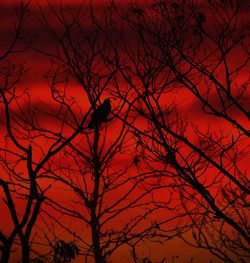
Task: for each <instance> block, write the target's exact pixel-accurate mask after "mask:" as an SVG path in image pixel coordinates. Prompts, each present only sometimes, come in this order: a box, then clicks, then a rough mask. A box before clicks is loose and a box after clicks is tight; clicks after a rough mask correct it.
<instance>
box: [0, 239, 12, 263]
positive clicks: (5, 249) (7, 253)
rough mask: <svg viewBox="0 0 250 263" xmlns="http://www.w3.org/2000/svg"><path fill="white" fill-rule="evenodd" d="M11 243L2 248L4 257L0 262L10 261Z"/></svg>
mask: <svg viewBox="0 0 250 263" xmlns="http://www.w3.org/2000/svg"><path fill="white" fill-rule="evenodd" d="M10 249H11V243H9V242H8V243H5V244H4V247H3V249H2V257H1V260H0V263H8V262H9V258H10Z"/></svg>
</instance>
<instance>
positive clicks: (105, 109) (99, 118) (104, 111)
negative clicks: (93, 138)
mask: <svg viewBox="0 0 250 263" xmlns="http://www.w3.org/2000/svg"><path fill="white" fill-rule="evenodd" d="M110 111H111V105H110V99H105V100H104V102H103V103H102V104H101V105H100V106H99V107H98V108H97V109H96V110H95V111H94V112H93V113H92V114H91V120H90V122H89V126H88V127H89V129H90V130H92V129H94V128H95V127H97V126H98V125H99V124H101V123H102V122H105V121H107V119H108V115H109V113H110Z"/></svg>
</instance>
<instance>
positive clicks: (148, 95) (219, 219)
mask: <svg viewBox="0 0 250 263" xmlns="http://www.w3.org/2000/svg"><path fill="white" fill-rule="evenodd" d="M245 3H246V2H245V1H208V2H204V3H200V4H197V3H195V2H189V3H187V2H186V1H176V2H174V3H172V2H170V1H154V2H153V3H152V5H151V6H149V5H147V4H146V5H144V6H140V5H134V4H133V5H132V6H130V7H129V8H128V9H127V10H122V8H119V7H118V6H114V10H116V12H117V16H118V17H120V19H121V22H120V23H119V26H120V27H121V29H120V32H126V34H125V33H124V37H123V40H122V41H121V43H120V45H119V48H117V49H116V57H117V60H116V65H118V66H119V67H120V72H119V73H120V76H122V77H123V79H124V80H125V82H126V83H127V85H124V86H125V88H124V90H121V89H117V94H118V97H119V98H120V99H121V100H122V101H124V102H125V103H126V104H127V105H129V106H131V109H132V110H133V111H131V112H133V114H138V115H139V116H140V118H141V119H143V120H144V123H147V124H146V125H142V124H141V122H139V121H138V124H137V123H136V122H133V123H131V122H129V121H128V122H127V124H128V125H129V126H130V127H133V128H134V130H135V131H136V133H137V137H138V138H139V143H140V145H141V147H142V148H143V151H142V152H141V153H140V157H141V158H144V162H149V163H152V162H158V163H162V164H165V168H164V170H163V172H164V171H165V170H169V169H170V170H173V173H175V175H176V176H173V186H174V185H175V186H176V187H175V188H173V189H174V190H176V192H178V194H179V200H180V202H181V203H182V206H181V207H182V209H183V210H181V209H180V211H179V212H180V213H182V212H183V213H185V214H187V215H188V217H189V219H190V220H191V222H193V230H192V231H193V240H192V241H191V240H186V239H185V238H184V237H183V239H185V240H186V242H187V243H189V244H190V245H194V246H198V247H200V248H207V249H209V250H210V251H211V253H213V254H214V255H216V256H217V257H218V258H220V259H222V260H225V261H229V262H238V261H239V260H241V261H243V262H245V261H246V260H247V259H248V258H249V230H248V229H249V224H248V222H247V218H248V216H249V208H248V205H247V200H248V198H249V180H248V177H247V172H246V170H245V165H246V162H243V159H244V158H246V157H247V156H248V155H249V152H248V150H247V146H249V145H248V142H247V139H248V137H249V127H248V126H249V109H248V108H247V107H248V105H247V104H246V103H245V101H246V99H247V97H248V96H249V94H248V93H247V90H248V86H249V73H248V72H247V68H248V66H249V50H248V49H247V41H249V39H247V26H246V24H245V23H244V19H245V12H246V11H247V6H246V5H245ZM239 53H240V54H241V59H240V60H239V59H237V58H236V57H235V54H239ZM239 76H241V77H240V78H239ZM186 91H188V92H189V93H190V95H192V96H193V99H195V100H196V101H197V102H196V104H195V105H198V106H200V111H199V118H200V119H201V118H203V119H204V120H206V122H207V123H208V125H207V126H205V128H204V127H202V126H201V122H200V120H195V119H192V116H190V115H188V114H185V113H184V112H183V108H184V107H182V105H180V103H181V100H180V99H182V100H183V101H185V99H187V98H185V97H184V96H181V94H182V93H184V92H186ZM189 93H188V96H189V97H190V95H189ZM189 105H190V106H189V107H192V106H193V105H192V104H191V103H190V104H189ZM196 108H197V111H198V110H199V107H196ZM209 116H213V119H212V118H211V117H210V118H209ZM117 117H119V116H117ZM216 119H218V120H220V121H223V124H222V125H217V127H215V126H214V125H213V124H212V123H211V121H213V120H214V121H215V120H216ZM125 121H126V120H125ZM141 121H142V120H141ZM223 127H226V129H227V130H224V129H223ZM151 167H152V169H155V167H154V166H153V165H151ZM177 182H178V184H176V183H177Z"/></svg>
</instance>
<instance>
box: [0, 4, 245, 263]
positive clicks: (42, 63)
mask: <svg viewBox="0 0 250 263" xmlns="http://www.w3.org/2000/svg"><path fill="white" fill-rule="evenodd" d="M19 2H20V1H3V3H4V4H5V5H6V9H0V30H1V32H3V34H4V35H6V36H7V37H6V38H5V40H3V41H2V40H1V42H0V47H1V48H2V47H4V46H5V45H6V43H7V42H8V38H11V34H10V33H9V28H10V27H11V26H12V25H11V24H12V18H13V17H14V13H13V9H12V8H11V9H9V5H11V4H12V3H19ZM46 2H47V1H39V4H40V5H41V6H42V7H43V8H45V10H46ZM56 2H57V1H54V2H53V1H51V3H52V4H53V5H54V4H55V3H56ZM67 2H68V3H69V4H72V3H79V1H77V0H76V1H67ZM107 2H108V1H102V0H94V4H95V5H100V6H101V5H105V4H106V3H107ZM121 2H122V1H121ZM124 2H125V1H124ZM36 7H37V1H31V9H33V10H35V9H36ZM45 13H46V11H45ZM27 30H28V32H30V34H34V35H35V34H36V33H37V32H39V33H40V34H39V46H40V47H43V48H48V49H50V48H52V49H53V45H54V43H53V42H52V41H51V40H50V39H48V38H47V37H46V35H45V34H44V35H43V33H41V32H42V29H41V27H40V25H38V24H36V23H34V20H29V21H28V24H27ZM16 61H25V66H26V67H27V69H28V73H27V74H26V75H25V76H24V78H23V80H22V81H21V82H20V87H21V88H20V89H23V88H28V89H29V90H30V93H31V95H32V98H33V99H32V100H33V102H35V103H36V104H37V105H38V107H39V108H41V109H43V108H46V103H47V102H48V101H49V99H48V96H49V95H50V91H49V88H48V86H47V83H46V80H45V78H44V73H46V72H47V71H48V70H49V69H50V63H49V60H48V58H46V57H44V56H42V55H39V54H38V53H36V52H35V51H32V50H29V51H27V52H25V55H23V54H21V55H17V57H16ZM71 90H72V89H71ZM80 92H81V88H80V87H79V86H78V85H76V84H73V92H72V94H80ZM80 96H81V95H80ZM175 99H176V103H177V105H178V104H179V105H180V109H182V110H183V111H185V112H186V114H187V116H188V118H189V120H191V121H193V122H194V123H196V124H198V125H199V127H203V126H204V128H206V127H207V123H210V124H211V125H217V124H221V125H222V121H221V120H218V119H216V118H214V117H209V118H206V119H204V115H203V114H202V112H201V110H200V103H199V102H197V101H196V100H195V99H193V98H192V97H191V96H190V94H189V92H185V91H183V90H181V91H180V92H179V93H177V94H175ZM78 102H79V104H80V105H82V110H83V111H84V110H85V109H86V110H87V109H88V107H89V104H86V102H85V101H84V100H83V99H82V98H79V101H78ZM112 103H113V106H114V105H115V104H116V103H117V102H116V101H113V102H112ZM27 110H28V109H27ZM79 115H80V113H79ZM44 122H45V123H46V124H47V123H48V122H49V121H48V119H44ZM242 122H243V123H245V120H244V119H242ZM223 125H224V128H225V129H227V128H228V127H229V126H227V125H226V124H223ZM115 132H116V130H115V128H114V134H115ZM243 165H244V166H246V169H249V168H250V164H249V162H246V163H244V164H243ZM1 195H2V192H1V191H0V196H1ZM69 195H70V194H68V195H67V196H69ZM65 196H66V195H65ZM19 205H20V209H22V206H21V202H20V203H19ZM0 207H3V204H2V203H1V202H0ZM5 212H6V211H4V210H2V215H1V216H2V218H4V220H1V221H0V228H7V227H8V224H6V221H5V218H8V215H6V214H4V213H5ZM149 247H150V248H149ZM141 250H142V251H143V254H144V255H145V256H149V253H151V254H150V256H152V258H153V259H155V260H159V259H160V258H161V257H163V256H167V258H168V260H171V259H172V256H175V255H181V256H180V258H178V259H177V258H176V260H175V261H173V262H177V263H178V262H179V263H184V262H188V260H190V258H191V257H193V258H194V261H193V262H197V263H198V262H204V263H206V262H209V260H210V259H213V262H214V263H216V262H219V261H218V260H216V259H214V258H213V257H212V256H211V255H209V254H208V252H206V251H203V250H196V249H193V248H190V247H189V246H187V245H185V244H184V243H183V242H182V241H180V239H178V238H177V239H174V240H171V241H167V242H166V244H165V245H164V246H160V245H156V244H147V245H145V246H144V247H141ZM113 259H114V261H113V262H120V263H123V262H124V263H126V262H129V261H128V252H127V251H123V250H119V251H118V252H117V253H115V255H114V258H113ZM14 261H15V259H14ZM14 261H13V262H14ZM75 262H78V261H75ZM79 262H80V261H79ZM130 262H132V261H130Z"/></svg>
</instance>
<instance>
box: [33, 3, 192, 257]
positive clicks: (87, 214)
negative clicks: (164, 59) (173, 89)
mask: <svg viewBox="0 0 250 263" xmlns="http://www.w3.org/2000/svg"><path fill="white" fill-rule="evenodd" d="M84 8H86V7H85V6H80V7H76V6H74V7H70V6H68V7H67V8H66V6H64V5H62V4H61V5H59V6H54V5H51V4H49V7H48V9H47V10H46V11H44V9H43V8H40V15H38V16H37V19H38V20H39V22H40V23H41V25H42V26H43V28H44V29H45V31H46V33H47V34H48V36H49V37H51V38H52V39H54V40H55V46H56V48H55V49H54V50H52V51H46V50H45V49H44V48H43V47H39V46H38V45H36V46H34V49H35V50H36V51H38V52H39V53H41V54H43V55H45V56H47V57H49V58H50V59H51V61H52V63H51V70H50V72H49V73H48V75H47V79H48V83H49V86H50V89H51V93H52V96H53V99H54V102H55V105H56V104H57V106H58V107H59V109H60V111H57V114H53V113H50V115H51V117H52V118H53V120H54V123H57V125H59V126H60V127H61V130H60V132H59V133H54V132H53V131H52V130H50V129H46V128H44V127H38V126H34V127H33V128H34V129H35V130H37V131H39V130H40V131H42V132H43V134H45V133H47V136H49V134H51V136H53V137H54V136H56V137H57V138H58V140H60V141H66V140H67V136H68V135H66V134H67V132H68V131H69V130H72V131H74V130H75V131H77V132H78V133H77V135H76V136H75V137H74V138H73V139H72V140H71V141H70V143H69V144H68V145H67V147H65V148H64V150H63V151H61V156H58V158H56V159H53V160H51V162H50V165H49V166H48V170H46V169H44V175H43V177H44V178H47V179H48V180H50V181H51V182H53V189H54V190H55V189H60V188H59V187H62V188H63V189H64V191H65V192H66V193H68V194H69V193H71V194H69V195H70V199H68V200H64V199H60V198H55V196H53V197H49V195H48V194H47V199H46V201H45V202H46V204H47V205H49V206H50V207H51V208H53V210H52V211H53V212H48V211H51V210H47V209H48V208H47V207H46V208H45V209H43V214H44V216H45V217H46V218H48V217H49V218H50V219H51V220H52V221H53V222H54V223H56V225H57V226H58V227H61V228H63V229H64V231H65V233H67V234H71V235H72V237H73V238H76V240H77V242H78V246H79V247H80V254H82V255H84V256H85V258H86V260H88V259H89V258H90V257H93V259H94V261H95V262H107V260H108V259H109V257H110V256H111V255H112V254H113V253H114V252H115V251H116V250H117V249H118V248H120V247H122V246H123V247H124V246H128V247H131V248H134V247H136V245H137V244H139V243H141V242H144V241H147V240H152V241H159V242H162V241H163V240H168V239H171V238H173V237H175V236H176V235H180V234H181V233H182V232H185V231H186V229H188V228H189V225H188V224H187V225H181V224H179V226H177V225H176V222H177V221H178V217H179V214H176V213H175V212H171V210H169V209H168V205H169V203H170V200H171V198H172V195H171V194H169V193H167V189H168V187H169V184H168V182H167V180H168V177H171V176H172V173H171V172H167V171H166V172H165V173H164V174H163V173H162V171H161V173H160V174H159V173H158V172H157V170H154V171H152V172H151V171H150V170H149V169H145V170H144V169H143V167H144V166H145V168H146V165H142V166H141V167H140V168H139V166H138V164H139V162H140V160H139V159H138V156H137V153H136V151H135V150H134V147H133V146H135V147H136V144H137V143H138V142H137V139H135V138H136V136H137V135H135V134H134V132H131V128H130V126H128V125H127V122H133V121H134V120H135V119H136V117H137V116H132V117H131V116H130V110H131V106H130V105H128V106H127V105H126V104H124V103H123V102H121V103H117V102H116V100H115V96H114V91H115V87H116V86H117V83H118V82H117V79H116V74H117V72H118V71H120V66H119V67H118V66H117V65H116V64H115V60H116V50H115V48H116V46H115V44H116V43H118V39H119V34H118V32H114V31H113V29H114V30H115V28H114V24H113V20H112V19H113V17H112V16H113V14H115V13H114V10H113V9H112V8H111V9H110V8H106V9H105V10H104V11H103V13H95V10H94V8H93V7H92V6H90V7H89V9H84ZM50 15H51V16H50ZM55 25H57V27H55ZM114 41H117V42H114ZM74 83H77V84H78V85H79V89H76V91H74V89H73V87H72V85H73V84H74ZM79 94H81V96H79ZM80 98H81V99H80ZM104 98H110V100H111V106H112V109H111V113H110V115H109V116H108V118H107V119H105V121H102V122H101V123H98V125H96V126H95V127H94V129H92V128H93V127H92V125H89V122H90V119H91V112H92V117H93V116H94V115H93V111H94V112H95V111H96V109H97V108H98V109H99V106H98V105H100V104H101V103H102V102H103V101H104ZM84 107H85V109H86V110H85V111H84V110H83V109H84ZM46 114H49V112H48V111H47V112H46ZM94 114H95V113H94ZM115 116H120V119H119V118H116V117H115ZM121 117H122V118H121ZM128 118H129V119H128ZM79 120H80V121H79ZM89 126H91V129H89ZM112 129H114V131H113V132H112ZM79 131H80V132H79ZM131 153H132V154H133V156H131ZM164 180H165V184H163V185H161V184H157V183H155V182H157V181H164ZM164 192H165V195H163V196H164V201H163V200H162V197H161V196H159V194H160V193H164ZM71 195H72V196H71ZM166 197H167V198H168V201H167V202H166ZM173 210H174V209H173ZM166 211H168V212H169V215H168V216H164V217H163V216H161V214H162V213H165V212H166ZM62 215H63V216H64V217H66V218H65V220H62V218H61V216H62ZM157 215H158V216H157ZM59 218H60V219H59ZM46 222H49V221H46ZM69 222H72V223H71V224H72V225H71V226H69ZM74 222H76V223H74ZM171 222H174V223H173V224H171ZM78 224H79V225H78ZM50 229H51V225H48V231H45V232H46V233H48V232H49V231H50ZM46 238H48V239H49V240H50V239H51V238H52V239H53V235H51V236H50V237H49V234H48V235H47V237H46ZM42 257H43V255H41V258H42Z"/></svg>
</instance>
